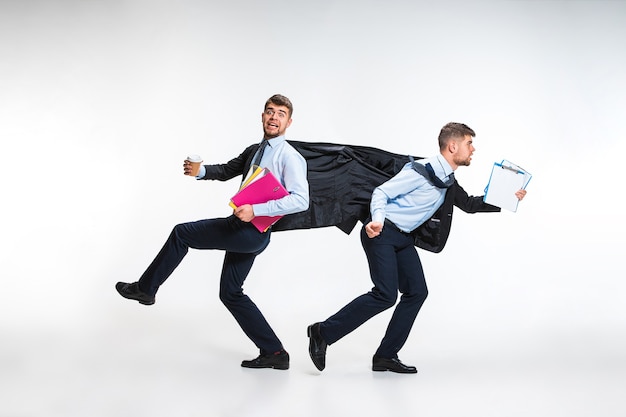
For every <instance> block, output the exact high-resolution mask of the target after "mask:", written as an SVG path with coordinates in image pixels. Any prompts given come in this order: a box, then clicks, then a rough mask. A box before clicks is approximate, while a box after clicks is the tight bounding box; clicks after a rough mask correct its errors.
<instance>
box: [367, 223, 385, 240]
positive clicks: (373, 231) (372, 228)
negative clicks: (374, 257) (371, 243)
mask: <svg viewBox="0 0 626 417" xmlns="http://www.w3.org/2000/svg"><path fill="white" fill-rule="evenodd" d="M382 230H383V224H382V223H381V222H369V223H368V224H366V225H365V233H367V236H368V237H369V238H370V239H371V238H373V237H376V236H378V235H379V234H380V232H382Z"/></svg>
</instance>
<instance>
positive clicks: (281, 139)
mask: <svg viewBox="0 0 626 417" xmlns="http://www.w3.org/2000/svg"><path fill="white" fill-rule="evenodd" d="M285 140H286V138H285V135H281V136H277V137H275V138H272V139H267V144H268V145H269V146H270V147H272V148H273V147H275V146H276V145H278V144H279V143H282V142H284V141H285Z"/></svg>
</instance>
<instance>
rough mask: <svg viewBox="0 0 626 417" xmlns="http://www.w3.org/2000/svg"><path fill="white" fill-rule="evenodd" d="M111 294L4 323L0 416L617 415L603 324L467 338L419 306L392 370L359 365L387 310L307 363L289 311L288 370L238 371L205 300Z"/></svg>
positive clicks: (223, 318)
mask: <svg viewBox="0 0 626 417" xmlns="http://www.w3.org/2000/svg"><path fill="white" fill-rule="evenodd" d="M110 298H113V296H112V297H110ZM162 298H163V299H166V297H162ZM110 301H111V302H112V303H117V302H119V303H118V305H117V306H116V308H114V309H113V311H112V312H109V313H108V314H107V315H106V316H100V315H99V316H98V317H100V319H98V320H97V321H95V322H90V323H89V322H88V321H86V322H85V323H84V325H81V326H74V327H72V326H68V327H65V328H62V327H61V328H57V329H54V330H51V329H48V330H45V329H36V328H33V327H31V328H26V329H21V330H18V329H15V330H14V331H13V330H11V331H8V332H4V334H3V336H2V339H3V342H2V344H1V346H0V367H1V372H0V392H1V393H2V394H1V395H2V400H1V401H0V404H1V405H0V416H2V417H5V416H6V417H21V416H46V417H53V416H63V417H73V416H77V417H78V416H81V417H82V416H90V417H98V416H106V417H111V416H118V417H122V416H233V417H245V416H273V417H278V416H319V415H326V416H339V415H394V414H397V415H419V416H480V417H485V416H498V417H499V416H511V417H512V416H524V417H526V416H534V417H537V416H546V417H548V416H549V417H554V416H567V417H578V416H580V417H583V416H602V417H613V416H615V417H623V416H624V412H625V411H626V400H625V399H624V388H626V385H625V379H624V376H625V375H626V360H625V358H624V354H623V349H624V345H623V343H622V345H621V346H620V345H619V344H617V345H615V343H612V341H613V342H614V341H615V340H617V338H615V337H614V336H615V334H613V333H612V332H611V331H610V329H605V330H607V331H594V332H589V333H587V334H586V335H583V334H580V331H577V332H573V333H572V334H567V331H562V332H560V333H558V332H557V333H552V332H546V329H539V330H537V331H535V332H528V331H527V332H525V334H523V333H522V334H519V336H517V337H511V336H510V334H508V335H504V334H501V335H498V334H489V333H490V332H488V331H484V330H483V331H482V333H478V334H472V329H470V328H466V329H463V328H461V327H453V328H452V329H439V330H436V326H430V325H424V321H429V320H432V319H433V316H432V314H425V316H426V318H425V319H424V320H422V325H420V324H416V326H415V329H414V334H413V335H412V337H411V339H410V341H409V343H408V344H407V346H406V347H405V349H403V351H402V352H401V353H402V355H401V358H402V359H403V360H404V361H405V362H406V363H410V364H414V365H416V366H418V368H419V373H418V374H417V375H398V374H392V373H374V372H372V371H371V370H370V368H369V366H370V356H371V353H372V351H373V349H374V348H375V347H376V344H377V340H378V338H379V337H380V335H381V334H382V330H383V328H384V322H385V320H386V318H387V317H386V316H385V317H380V318H378V317H377V318H375V319H373V320H372V321H370V322H368V323H367V324H365V325H364V326H362V327H361V328H360V329H358V330H357V331H356V332H354V333H353V334H351V335H349V336H347V337H346V338H345V339H343V340H342V341H340V342H339V343H337V344H335V345H333V346H331V347H330V348H329V351H328V357H327V368H326V370H325V371H324V372H321V373H320V372H318V371H317V370H316V369H315V368H314V366H313V364H312V363H311V362H310V359H309V358H308V354H307V343H308V339H307V337H306V330H305V329H306V325H307V324H308V323H307V322H306V321H305V319H304V317H306V316H307V315H309V314H304V313H303V312H298V311H294V312H293V314H288V315H285V316H283V317H279V318H277V319H275V320H273V321H274V326H275V328H276V329H277V331H278V332H279V333H280V334H281V337H282V339H283V342H284V343H285V346H286V347H287V349H288V350H289V351H290V354H291V368H290V369H289V370H288V371H276V370H249V369H244V368H241V367H240V366H239V363H240V361H241V360H242V359H247V358H251V357H253V356H256V352H255V350H254V347H253V346H252V345H251V343H250V342H249V341H247V339H246V338H245V336H243V334H241V331H240V330H239V328H238V327H237V326H236V324H235V323H234V321H233V320H232V319H231V318H230V317H229V316H228V314H227V313H226V312H225V309H223V307H221V306H219V305H217V304H214V305H213V306H211V307H207V308H205V309H203V310H199V309H198V310H193V309H188V310H186V311H181V310H180V309H179V307H180V306H172V307H170V306H168V302H167V301H163V302H162V303H161V304H163V306H159V307H158V306H157V305H158V304H159V303H157V305H155V306H152V307H145V306H140V305H139V304H137V303H134V302H126V301H125V300H122V299H120V300H112V299H111V300H110ZM223 310H224V311H223ZM270 311H273V309H270ZM381 316H383V315H381ZM418 321H419V318H418ZM278 329H280V331H279V330H278ZM511 333H517V332H511ZM575 333H576V334H575ZM490 337H491V342H490V340H489V338H490Z"/></svg>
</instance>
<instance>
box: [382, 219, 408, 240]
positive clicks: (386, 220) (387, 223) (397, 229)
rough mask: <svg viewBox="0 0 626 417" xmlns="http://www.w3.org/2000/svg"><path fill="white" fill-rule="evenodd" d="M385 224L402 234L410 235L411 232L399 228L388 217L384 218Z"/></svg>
mask: <svg viewBox="0 0 626 417" xmlns="http://www.w3.org/2000/svg"><path fill="white" fill-rule="evenodd" d="M385 226H390V227H391V228H392V229H394V230H396V231H398V232H400V233H402V234H403V235H407V236H409V235H411V233H409V232H405V231H404V230H401V229H400V228H399V227H398V226H396V224H395V223H394V222H392V221H391V220H389V219H385Z"/></svg>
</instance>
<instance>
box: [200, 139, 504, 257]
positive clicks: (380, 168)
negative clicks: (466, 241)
mask: <svg viewBox="0 0 626 417" xmlns="http://www.w3.org/2000/svg"><path fill="white" fill-rule="evenodd" d="M288 142H289V143H290V144H291V146H293V147H294V148H295V149H296V150H297V151H298V152H300V154H302V156H303V157H304V158H305V159H306V161H307V179H308V181H309V201H310V203H309V208H308V210H306V211H303V212H299V213H294V214H288V215H286V216H284V217H283V218H282V219H280V220H279V221H278V222H277V223H276V224H274V226H272V231H284V230H294V229H313V228H319V227H328V226H336V227H338V228H339V229H340V230H342V231H343V232H344V233H346V234H349V233H350V232H351V231H352V230H353V229H354V226H355V225H356V224H357V222H359V221H361V222H364V221H365V220H366V219H367V218H368V217H369V215H370V207H369V204H370V200H371V197H372V192H373V191H374V188H376V187H378V186H379V185H380V184H382V183H384V182H385V181H387V180H388V179H390V178H391V177H393V176H394V175H396V174H397V173H398V172H399V171H400V170H401V169H402V167H403V166H404V165H405V164H406V163H407V162H409V156H408V155H401V154H396V153H392V152H388V151H385V150H382V149H378V148H372V147H367V146H357V145H341V144H336V143H324V142H300V141H292V140H289V141H288ZM257 149H258V144H254V145H251V146H249V147H247V148H246V149H245V150H244V151H243V152H242V153H241V155H239V156H238V157H236V158H234V159H232V160H230V161H229V162H227V163H226V164H219V165H205V168H206V174H205V176H204V178H203V179H215V180H221V181H225V180H229V179H231V178H234V177H236V176H237V175H242V174H244V173H247V172H248V169H249V167H250V164H251V162H252V158H253V156H254V154H255V153H256V150H257ZM414 158H415V159H421V157H417V156H414ZM453 206H457V207H459V208H460V209H461V210H463V211H465V212H467V213H476V212H481V211H483V212H495V211H500V208H498V207H495V206H492V205H489V204H486V203H484V202H483V197H482V196H480V197H473V196H469V195H468V194H467V193H466V192H465V190H463V188H462V187H461V186H460V185H459V184H458V183H457V182H456V181H455V182H454V184H453V185H452V186H451V187H450V188H449V189H448V190H447V192H446V197H445V199H444V202H443V204H442V205H441V207H440V208H439V210H438V211H437V212H436V213H435V214H434V215H433V217H432V218H431V219H429V220H428V221H427V222H425V223H424V224H422V225H421V226H420V227H418V229H417V230H415V231H414V233H413V234H414V236H415V245H416V246H418V247H421V248H423V249H425V250H428V251H431V252H441V250H442V249H443V247H444V246H445V244H446V241H447V240H448V235H449V233H450V226H451V224H452V211H453Z"/></svg>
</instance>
